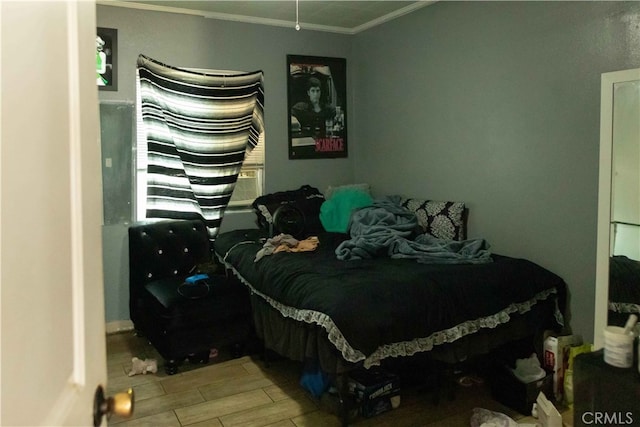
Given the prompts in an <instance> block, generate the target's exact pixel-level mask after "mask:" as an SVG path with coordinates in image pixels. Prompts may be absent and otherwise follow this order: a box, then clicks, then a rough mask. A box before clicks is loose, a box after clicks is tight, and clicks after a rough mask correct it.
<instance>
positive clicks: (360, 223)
mask: <svg viewBox="0 0 640 427" xmlns="http://www.w3.org/2000/svg"><path fill="white" fill-rule="evenodd" d="M400 200H401V197H400V196H387V197H384V198H380V199H376V200H374V202H373V204H372V205H371V206H368V207H365V208H362V209H359V210H357V211H355V212H354V213H353V214H352V215H351V220H350V223H349V234H350V236H351V239H349V240H346V241H344V242H342V243H341V244H340V245H339V246H338V247H337V248H336V256H337V258H338V259H340V260H344V261H348V260H354V259H365V258H374V257H376V256H385V255H386V256H389V257H391V258H411V259H416V260H417V261H418V262H421V263H433V264H436V263H438V264H481V263H486V262H491V261H492V259H491V252H490V251H489V244H488V243H487V242H486V241H485V240H484V239H470V240H463V241H456V240H442V239H438V238H436V237H433V236H430V235H428V234H419V235H418V236H417V237H416V238H415V239H414V240H411V239H410V237H411V236H412V235H413V233H414V231H415V230H416V228H417V227H418V221H417V218H416V216H415V214H414V213H412V212H410V211H409V210H408V209H405V208H404V207H402V206H401V205H400Z"/></svg>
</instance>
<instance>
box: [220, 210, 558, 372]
mask: <svg viewBox="0 0 640 427" xmlns="http://www.w3.org/2000/svg"><path fill="white" fill-rule="evenodd" d="M406 206H409V204H407V203H404V206H402V207H400V208H398V210H397V211H396V212H395V215H396V217H397V216H398V215H400V216H404V217H406V218H413V219H414V220H415V217H416V214H415V210H414V211H411V210H408V209H405V208H406ZM367 209H369V208H362V209H360V210H358V211H357V212H365V211H366V210H367ZM372 209H373V208H372ZM405 210H406V212H410V213H409V214H407V213H406V212H405ZM355 216H356V214H355V213H354V214H353V216H352V222H351V223H350V232H349V234H345V233H339V232H320V233H318V234H317V238H318V239H317V240H318V244H317V247H316V248H315V249H314V250H310V251H304V252H287V251H281V252H276V253H272V254H270V255H268V256H262V257H257V254H258V253H259V252H260V251H261V250H263V249H264V248H265V246H266V243H267V242H268V241H269V240H267V237H268V236H267V234H265V231H264V230H260V229H246V230H234V231H229V232H226V233H221V234H220V235H218V237H217V239H216V241H215V243H214V250H215V253H216V255H217V257H218V258H219V260H220V261H221V262H222V263H224V265H225V267H226V268H227V269H228V270H229V271H230V272H232V273H233V274H235V275H236V276H237V277H238V278H239V279H240V280H241V282H242V283H244V284H245V285H246V286H247V287H248V288H249V289H250V292H251V296H252V297H251V298H252V309H253V317H254V321H255V326H256V332H257V334H258V336H259V338H260V339H261V340H263V342H264V344H265V346H266V347H267V348H269V349H271V350H274V351H276V352H277V353H279V354H281V355H283V356H285V357H288V358H290V359H293V360H298V361H305V360H313V361H315V362H317V363H318V364H319V366H320V367H321V369H322V370H323V371H324V372H326V373H328V374H330V375H333V376H340V375H342V374H344V373H346V372H349V371H350V370H351V369H354V368H356V367H364V368H370V367H372V366H376V365H379V364H381V363H383V362H384V361H385V360H387V359H389V360H390V359H396V358H403V357H411V356H414V355H418V354H423V355H424V354H428V355H429V357H432V358H433V359H434V360H438V361H441V362H444V363H450V364H453V363H456V362H460V361H465V360H467V359H469V358H471V357H473V356H476V355H480V354H487V353H489V352H490V351H492V350H493V349H495V348H498V347H499V346H503V345H505V344H507V343H510V342H515V341H517V340H519V339H523V338H526V337H529V336H534V335H536V334H540V336H541V334H542V331H544V330H546V329H552V330H556V331H557V330H559V329H560V328H561V325H562V312H563V309H564V303H565V292H566V289H565V284H564V282H563V280H562V279H561V278H560V277H558V276H557V275H555V274H554V273H552V272H550V271H548V270H546V269H544V268H542V267H540V266H538V265H536V264H535V263H533V262H530V261H528V260H525V259H517V258H512V257H508V256H503V255H498V254H490V256H489V258H490V259H489V260H488V262H476V261H470V262H462V263H460V262H452V261H451V260H450V259H448V258H445V259H444V260H443V261H441V262H440V261H438V260H437V257H436V259H435V260H434V259H429V260H426V261H425V259H423V257H422V252H420V253H419V254H418V256H417V257H415V256H404V255H405V254H406V251H401V252H403V253H402V256H395V254H393V255H391V256H390V255H389V254H390V253H391V252H389V253H383V251H380V250H379V249H380V248H376V249H375V251H374V252H375V253H374V254H373V256H371V257H360V258H359V257H351V258H349V257H345V256H344V249H345V248H349V247H352V248H353V247H354V246H357V244H355V245H354V233H353V230H354V223H356V224H357V221H354V217H355ZM390 216H391V217H393V216H394V215H390ZM365 222H366V225H365V226H363V227H362V229H363V230H365V233H367V232H369V231H370V230H377V231H376V233H378V234H376V236H378V235H379V232H380V229H378V228H377V226H378V224H372V221H370V220H367V221H365ZM387 226H388V224H387V225H384V226H383V228H382V230H383V231H386V230H387V229H386V227H387ZM402 226H403V227H404V223H403V224H402ZM394 227H396V223H395V222H394V223H392V224H391V228H392V229H393V228H394ZM458 231H459V230H458ZM409 234H410V233H409ZM461 235H462V234H461ZM418 237H419V236H418ZM418 237H416V236H415V235H414V234H411V237H410V239H411V240H409V238H405V237H403V238H402V239H404V240H402V243H403V244H408V245H413V246H412V247H411V249H412V250H411V251H410V253H411V254H412V253H413V251H414V249H415V248H416V246H415V245H416V244H415V243H414V242H415V241H417V240H418ZM385 239H386V240H388V239H387V238H385ZM394 239H395V238H394ZM405 240H406V241H405ZM465 242H474V241H470V240H462V241H461V242H458V243H459V244H460V245H465V244H466V243H465ZM418 248H419V246H418ZM485 255H486V254H485ZM257 258H258V260H256V259H257ZM341 258H342V259H341Z"/></svg>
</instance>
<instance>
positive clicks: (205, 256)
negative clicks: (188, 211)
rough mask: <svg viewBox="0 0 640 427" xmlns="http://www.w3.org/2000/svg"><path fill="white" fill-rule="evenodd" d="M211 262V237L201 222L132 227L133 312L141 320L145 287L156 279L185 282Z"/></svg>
mask: <svg viewBox="0 0 640 427" xmlns="http://www.w3.org/2000/svg"><path fill="white" fill-rule="evenodd" d="M210 260H211V250H210V246H209V236H208V234H207V229H206V227H205V224H204V222H202V221H200V220H162V221H155V222H139V223H135V224H133V225H132V226H130V227H129V297H130V299H129V309H130V315H131V320H132V321H133V323H134V324H135V323H136V321H137V320H138V315H139V310H140V309H141V308H140V307H139V305H140V301H139V298H140V295H141V293H142V290H143V289H144V286H145V285H146V284H147V283H149V282H153V281H156V280H162V279H169V278H175V279H179V280H182V279H184V278H185V277H187V276H189V275H191V274H193V273H194V271H195V269H196V267H197V265H198V264H202V263H206V262H208V261H210Z"/></svg>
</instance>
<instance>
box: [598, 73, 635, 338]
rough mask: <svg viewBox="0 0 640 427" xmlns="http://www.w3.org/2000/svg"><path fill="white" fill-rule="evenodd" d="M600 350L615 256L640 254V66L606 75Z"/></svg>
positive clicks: (603, 84)
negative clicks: (611, 267) (611, 258)
mask: <svg viewBox="0 0 640 427" xmlns="http://www.w3.org/2000/svg"><path fill="white" fill-rule="evenodd" d="M600 102H601V105H600V170H599V175H600V177H599V186H598V235H597V237H598V238H597V245H598V246H597V255H596V257H597V258H596V294H595V295H596V301H595V314H594V333H593V335H594V338H593V342H594V346H595V348H596V349H599V348H602V346H603V345H604V337H603V330H604V328H605V326H607V324H608V319H607V318H608V308H609V307H608V302H609V257H610V256H611V255H612V254H616V255H617V254H626V255H630V256H631V257H634V258H633V259H635V257H637V256H638V254H640V247H638V245H639V243H640V232H639V231H638V230H639V228H638V227H640V191H639V189H640V182H638V180H639V179H640V113H639V112H640V68H636V69H633V70H623V71H614V72H610V73H604V74H602V76H601V98H600Z"/></svg>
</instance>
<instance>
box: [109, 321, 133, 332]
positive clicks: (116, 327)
mask: <svg viewBox="0 0 640 427" xmlns="http://www.w3.org/2000/svg"><path fill="white" fill-rule="evenodd" d="M105 330H106V332H107V334H118V333H120V332H128V331H133V322H132V321H131V320H114V321H113V322H107V324H106V326H105Z"/></svg>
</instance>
